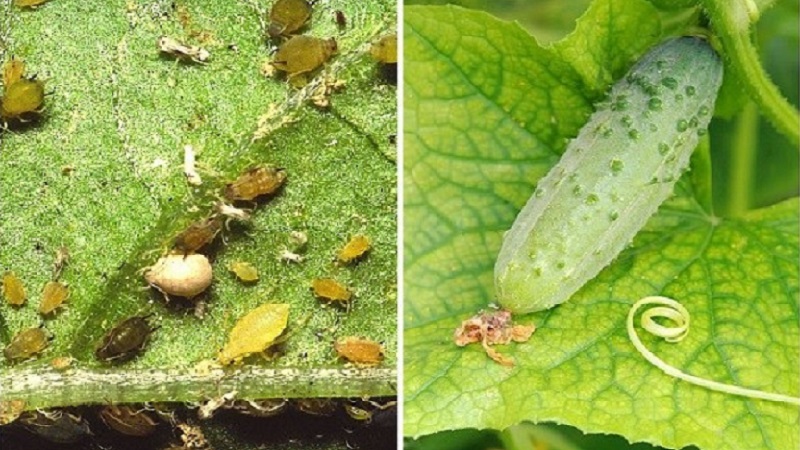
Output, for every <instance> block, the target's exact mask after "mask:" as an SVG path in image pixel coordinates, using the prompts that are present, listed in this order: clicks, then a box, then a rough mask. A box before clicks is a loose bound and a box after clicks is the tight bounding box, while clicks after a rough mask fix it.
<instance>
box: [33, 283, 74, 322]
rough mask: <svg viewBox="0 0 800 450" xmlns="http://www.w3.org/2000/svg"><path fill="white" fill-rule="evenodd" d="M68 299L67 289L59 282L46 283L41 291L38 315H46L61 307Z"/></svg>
mask: <svg viewBox="0 0 800 450" xmlns="http://www.w3.org/2000/svg"><path fill="white" fill-rule="evenodd" d="M68 298H69V287H67V285H66V284H64V283H62V282H60V281H48V282H47V283H46V284H45V285H44V289H42V302H41V303H39V314H42V315H45V316H46V315H48V314H50V313H52V312H53V311H55V310H56V309H58V308H59V307H61V305H63V304H64V302H65V301H66V300H67V299H68Z"/></svg>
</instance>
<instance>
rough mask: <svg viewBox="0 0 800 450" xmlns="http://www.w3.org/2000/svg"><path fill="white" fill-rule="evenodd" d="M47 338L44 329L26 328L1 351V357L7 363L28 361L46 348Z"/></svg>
mask: <svg viewBox="0 0 800 450" xmlns="http://www.w3.org/2000/svg"><path fill="white" fill-rule="evenodd" d="M48 341H49V337H48V336H47V333H46V332H45V331H44V328H28V329H25V330H22V331H20V332H19V333H17V335H16V336H14V338H12V339H11V342H10V343H9V344H8V345H7V346H6V348H5V349H3V355H4V356H5V357H6V359H8V360H9V361H13V360H15V359H28V358H30V357H32V356H34V355H36V354H37V353H41V352H42V351H44V349H45V348H47V343H48Z"/></svg>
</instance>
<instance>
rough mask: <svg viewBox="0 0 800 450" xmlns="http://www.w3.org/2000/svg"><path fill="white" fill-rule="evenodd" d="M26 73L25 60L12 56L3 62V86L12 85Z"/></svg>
mask: <svg viewBox="0 0 800 450" xmlns="http://www.w3.org/2000/svg"><path fill="white" fill-rule="evenodd" d="M23 73H25V62H23V61H22V60H21V59H17V58H16V57H13V56H12V57H11V59H9V60H8V61H6V62H5V64H3V86H11V85H12V84H14V83H16V82H17V81H19V80H20V79H22V74H23Z"/></svg>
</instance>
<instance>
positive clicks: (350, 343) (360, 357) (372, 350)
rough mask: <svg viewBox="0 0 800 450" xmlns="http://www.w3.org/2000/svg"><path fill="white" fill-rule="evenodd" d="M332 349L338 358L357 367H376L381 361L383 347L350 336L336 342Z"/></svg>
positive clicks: (367, 340)
mask: <svg viewBox="0 0 800 450" xmlns="http://www.w3.org/2000/svg"><path fill="white" fill-rule="evenodd" d="M333 347H334V348H335V349H336V353H338V354H339V357H341V358H344V359H346V360H348V361H351V362H353V363H356V364H359V365H364V366H376V365H378V364H380V362H381V360H382V359H383V346H381V344H379V343H377V342H375V341H370V340H369V339H361V338H358V337H353V336H350V337H346V338H344V339H342V340H340V341H338V342H336V343H335V344H333Z"/></svg>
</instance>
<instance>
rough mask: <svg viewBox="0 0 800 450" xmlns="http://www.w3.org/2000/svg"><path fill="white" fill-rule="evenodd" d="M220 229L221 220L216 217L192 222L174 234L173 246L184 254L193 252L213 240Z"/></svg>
mask: <svg viewBox="0 0 800 450" xmlns="http://www.w3.org/2000/svg"><path fill="white" fill-rule="evenodd" d="M221 229H222V221H221V220H220V219H219V218H217V217H209V218H207V219H202V220H199V221H197V222H194V223H193V224H191V225H189V226H188V227H187V228H186V229H185V230H183V231H182V232H181V233H180V234H179V235H177V236H175V248H177V249H178V250H181V251H183V252H184V253H186V254H189V253H194V252H196V251H198V250H200V249H201V248H203V247H205V246H206V245H208V244H210V243H211V242H212V241H214V238H216V237H217V234H219V232H220V230H221Z"/></svg>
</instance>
